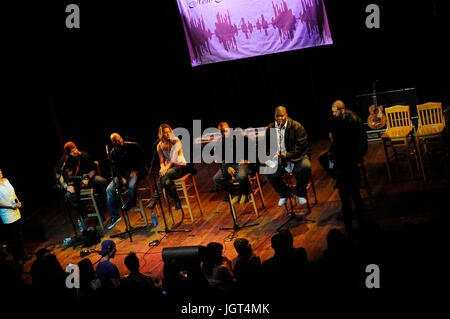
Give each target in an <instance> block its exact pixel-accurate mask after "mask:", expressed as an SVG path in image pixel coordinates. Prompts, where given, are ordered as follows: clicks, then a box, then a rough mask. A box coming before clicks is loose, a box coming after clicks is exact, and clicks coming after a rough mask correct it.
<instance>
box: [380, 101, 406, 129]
mask: <svg viewBox="0 0 450 319" xmlns="http://www.w3.org/2000/svg"><path fill="white" fill-rule="evenodd" d="M384 111H385V113H386V128H387V129H393V128H401V127H412V124H411V117H410V112H409V105H394V106H391V107H387V108H385V109H384Z"/></svg>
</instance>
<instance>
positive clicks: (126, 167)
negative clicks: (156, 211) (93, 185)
mask: <svg viewBox="0 0 450 319" xmlns="http://www.w3.org/2000/svg"><path fill="white" fill-rule="evenodd" d="M110 139H111V142H112V144H113V149H112V150H111V153H110V161H111V166H112V170H113V172H112V173H113V175H114V176H113V180H112V181H111V183H110V184H109V185H108V188H107V189H106V193H107V201H108V210H109V214H110V216H111V223H110V225H109V226H108V229H111V228H113V227H114V226H115V225H116V224H117V222H119V221H120V219H121V218H120V216H119V210H118V207H117V200H118V199H119V198H118V196H117V194H118V193H117V192H121V189H122V187H126V188H128V192H129V199H128V202H127V203H123V205H122V209H123V210H128V209H130V208H131V207H133V206H135V205H136V197H137V193H136V188H137V183H138V181H139V179H141V178H143V177H145V173H146V170H145V163H144V161H145V157H144V151H143V149H142V148H141V147H140V146H139V144H137V143H134V142H124V141H123V139H122V137H121V136H120V135H119V134H117V133H113V134H111V137H110Z"/></svg>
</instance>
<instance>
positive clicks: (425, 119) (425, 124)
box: [416, 102, 448, 180]
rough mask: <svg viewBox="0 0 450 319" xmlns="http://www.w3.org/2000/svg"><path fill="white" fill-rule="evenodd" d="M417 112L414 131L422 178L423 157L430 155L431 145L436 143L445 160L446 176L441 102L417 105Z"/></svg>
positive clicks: (424, 177)
mask: <svg viewBox="0 0 450 319" xmlns="http://www.w3.org/2000/svg"><path fill="white" fill-rule="evenodd" d="M417 114H418V116H419V121H418V123H419V124H418V128H417V132H416V140H417V146H418V148H419V151H420V152H419V155H420V156H421V159H422V161H421V168H422V174H423V179H424V180H426V174H425V169H424V165H423V159H424V158H425V157H428V156H429V155H432V153H433V150H432V146H433V145H434V144H438V145H439V146H440V148H439V149H440V151H438V152H436V153H439V152H442V153H443V155H444V156H445V158H446V159H447V162H446V163H445V171H446V175H447V176H448V167H447V165H448V164H447V163H448V149H447V143H446V141H445V135H444V129H445V119H444V114H443V112H442V103H434V102H429V103H425V104H420V105H417Z"/></svg>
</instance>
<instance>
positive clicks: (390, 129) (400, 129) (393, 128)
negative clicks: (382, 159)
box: [381, 105, 421, 182]
mask: <svg viewBox="0 0 450 319" xmlns="http://www.w3.org/2000/svg"><path fill="white" fill-rule="evenodd" d="M385 113H386V131H385V132H384V134H383V135H382V136H381V140H382V142H383V148H384V154H385V156H386V168H387V172H388V178H389V182H392V176H391V163H392V157H393V158H394V159H395V162H397V163H396V164H397V165H396V168H397V171H398V161H399V155H400V154H401V153H399V152H398V151H400V150H401V149H404V150H405V152H404V153H405V155H406V159H407V162H408V166H409V171H410V175H411V179H413V178H414V173H413V168H412V164H411V156H414V158H415V160H416V165H417V170H418V171H419V172H420V168H419V161H420V162H421V159H420V155H419V152H418V148H417V144H416V140H415V139H414V137H413V126H412V123H411V117H410V112H409V105H395V106H392V107H388V108H385ZM389 149H392V151H393V156H391V155H389ZM418 156H419V158H418Z"/></svg>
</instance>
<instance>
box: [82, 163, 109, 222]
mask: <svg viewBox="0 0 450 319" xmlns="http://www.w3.org/2000/svg"><path fill="white" fill-rule="evenodd" d="M94 163H95V165H96V166H97V174H98V175H99V176H101V174H100V165H99V163H98V161H95V162H94ZM95 195H96V194H95V193H94V189H93V188H82V189H81V190H80V201H86V202H87V203H86V210H87V214H86V218H88V217H96V218H97V219H98V224H99V225H100V228H101V229H102V231H105V226H103V221H102V215H101V214H100V210H99V209H98V205H97V200H96V198H95ZM86 218H85V219H86ZM83 224H84V220H83Z"/></svg>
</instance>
